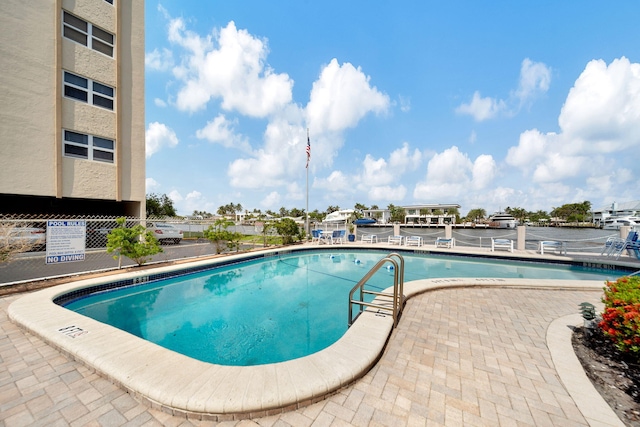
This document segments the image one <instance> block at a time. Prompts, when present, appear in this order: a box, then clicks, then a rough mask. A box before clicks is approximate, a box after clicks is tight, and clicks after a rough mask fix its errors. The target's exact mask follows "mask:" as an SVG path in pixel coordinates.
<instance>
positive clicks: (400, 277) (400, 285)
mask: <svg viewBox="0 0 640 427" xmlns="http://www.w3.org/2000/svg"><path fill="white" fill-rule="evenodd" d="M394 258H396V259H397V260H396V259H394ZM386 263H391V265H392V267H393V294H390V293H388V292H375V291H368V290H365V289H364V286H365V285H366V283H367V280H369V279H370V278H371V277H372V276H373V275H374V274H375V273H376V272H377V271H378V270H380V268H382V266H383V265H384V264H386ZM358 289H360V293H359V299H355V300H354V299H353V294H354V293H355V292H356V290H358ZM365 294H367V295H375V296H376V298H375V299H374V300H373V302H365V301H364V295H365ZM378 297H383V298H389V297H391V298H393V299H392V304H391V305H392V308H391V312H392V314H393V327H394V328H395V327H396V326H398V318H399V317H400V313H401V312H402V307H403V305H404V258H403V257H402V255H400V254H398V253H396V252H393V253H390V254H389V255H387V256H386V257H384V258H382V259H381V260H380V261H378V262H377V263H376V264H375V265H374V266H373V267H372V268H371V270H369V272H368V273H367V274H365V275H364V277H363V278H362V279H360V281H359V282H358V283H357V284H356V285H355V286H354V287H353V288H352V289H351V291H349V310H348V319H347V325H348V326H351V325H352V324H353V322H354V321H355V320H356V319H357V318H358V316H359V315H360V314H361V313H362V312H363V311H364V307H371V308H377V309H378V310H387V311H389V310H390V309H389V306H388V304H387V305H383V304H380V303H379V302H380V301H378V303H376V300H377V299H378ZM354 304H355V305H358V306H359V310H358V315H357V316H355V318H354V317H353V305H354Z"/></svg>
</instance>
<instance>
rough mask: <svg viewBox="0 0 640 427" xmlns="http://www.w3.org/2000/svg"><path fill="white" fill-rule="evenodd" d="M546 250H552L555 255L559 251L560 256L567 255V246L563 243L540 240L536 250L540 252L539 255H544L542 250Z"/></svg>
mask: <svg viewBox="0 0 640 427" xmlns="http://www.w3.org/2000/svg"><path fill="white" fill-rule="evenodd" d="M545 248H548V249H547V251H548V250H549V249H553V250H554V251H555V252H556V253H557V252H558V251H559V252H560V255H566V254H567V245H566V244H565V243H564V242H557V241H555V240H541V241H540V243H539V244H538V249H539V250H540V255H544V249H545Z"/></svg>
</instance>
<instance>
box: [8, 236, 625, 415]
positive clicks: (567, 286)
mask: <svg viewBox="0 0 640 427" xmlns="http://www.w3.org/2000/svg"><path fill="white" fill-rule="evenodd" d="M346 246H347V247H351V248H354V247H355V245H346ZM366 246H367V247H370V246H371V245H366ZM374 246H375V247H380V248H383V247H386V245H374ZM396 248H397V247H396ZM429 250H431V248H429ZM433 252H436V251H435V250H434V251H433ZM441 252H447V250H443V251H441ZM456 252H461V253H464V252H473V251H469V250H465V249H464V248H456ZM475 252H478V251H475ZM483 253H485V254H486V253H487V252H486V250H485V251H483ZM496 254H498V255H499V256H500V255H501V254H502V253H496ZM504 255H508V256H511V255H514V254H511V253H504ZM515 255H518V256H523V257H525V258H531V257H536V258H538V257H540V256H539V255H537V254H533V253H520V254H518V253H515ZM543 258H547V259H552V258H554V256H550V257H549V258H548V257H547V256H544V257H543ZM555 258H557V259H563V258H561V257H555ZM597 261H598V260H597V259H595V258H594V262H597ZM602 285H603V284H602V283H600V282H595V283H594V282H592V281H540V280H536V281H531V280H523V279H520V280H505V279H500V280H491V279H475V280H474V279H440V280H420V281H414V282H409V283H407V284H406V286H405V294H407V295H408V296H410V299H409V300H408V302H407V305H406V307H405V310H404V312H403V315H402V318H401V320H400V323H399V326H398V328H396V329H395V330H393V332H392V333H391V335H390V337H389V339H388V342H386V334H387V332H385V330H386V328H387V327H388V326H387V324H388V323H389V322H388V318H386V319H385V318H381V317H379V316H371V318H370V319H364V318H361V319H359V320H358V321H357V322H356V324H355V325H354V326H357V325H358V323H362V325H360V326H361V328H360V330H357V329H354V328H352V330H350V331H349V333H348V335H350V336H349V337H348V339H347V340H345V341H344V342H343V340H341V341H340V342H339V343H337V344H336V348H333V349H332V350H331V351H332V352H331V353H327V354H325V355H324V356H320V357H319V358H317V360H315V361H313V362H312V364H311V365H308V366H311V367H312V368H313V369H315V370H316V371H324V372H325V373H326V374H327V375H329V377H331V375H333V377H336V378H342V380H341V381H345V382H346V384H347V385H346V386H340V384H338V385H336V384H333V383H330V382H329V381H328V380H324V381H323V384H320V385H318V386H317V387H319V390H310V391H309V390H308V389H309V388H313V387H316V386H315V385H313V384H314V383H313V381H314V380H313V379H312V378H309V376H310V375H311V374H310V373H309V371H308V367H305V366H302V365H299V364H298V365H296V366H294V367H289V368H287V369H286V372H287V375H288V378H289V382H288V383H280V384H281V387H280V388H279V390H280V391H279V392H278V396H275V395H273V393H272V392H271V391H270V392H265V390H268V383H269V382H270V377H267V376H263V374H256V372H257V371H251V370H247V371H245V373H240V372H238V371H237V370H234V369H231V370H229V372H228V373H226V374H225V378H226V381H224V380H223V381H219V380H218V381H217V383H216V385H215V387H212V386H211V382H212V381H213V379H215V378H217V377H216V375H217V374H216V373H215V372H214V371H215V370H216V369H217V368H211V369H209V371H211V372H208V373H207V372H205V373H204V374H203V373H200V374H199V375H197V376H195V377H193V378H191V379H190V380H189V381H187V382H186V383H184V384H183V385H182V386H181V387H179V388H176V386H175V384H176V381H180V380H181V378H184V377H189V375H191V374H190V372H191V371H192V370H194V369H195V370H198V369H199V366H192V365H191V363H193V362H189V361H185V360H184V359H180V360H175V359H166V358H163V359H160V360H156V361H154V359H153V357H154V356H153V355H152V354H151V353H149V354H146V356H144V357H148V358H145V359H144V360H143V363H142V364H141V363H140V359H139V358H138V360H135V359H136V357H139V356H136V357H132V356H131V355H132V353H131V352H129V351H123V349H124V348H128V347H127V346H129V345H130V344H131V343H127V342H125V341H126V340H123V339H122V336H121V335H116V342H109V340H108V339H107V338H105V335H101V334H100V332H99V328H100V326H99V325H93V324H91V325H90V328H89V329H90V332H89V333H88V334H86V335H83V336H79V337H77V338H73V339H71V338H69V337H68V336H64V335H63V334H61V333H57V334H54V333H51V332H53V331H56V330H57V329H59V328H56V327H57V326H59V325H67V324H68V323H66V322H67V320H68V319H60V318H58V316H57V315H56V316H54V318H51V314H50V313H48V312H46V310H48V308H47V307H46V306H39V305H37V304H39V303H38V302H36V301H35V300H31V301H30V300H28V299H27V300H23V301H25V302H28V303H29V304H24V303H20V302H18V303H16V305H14V306H13V307H12V316H14V317H21V316H25V315H26V313H27V311H26V310H31V313H30V315H35V317H38V316H40V317H42V319H41V320H42V321H43V322H44V324H45V325H47V326H46V327H47V328H50V333H49V337H48V338H46V339H47V342H45V341H43V340H42V339H40V338H38V337H37V336H35V335H32V334H31V333H29V332H25V331H24V330H23V329H21V328H19V327H18V326H17V325H16V324H15V323H12V322H11V321H10V320H9V317H8V311H9V308H8V307H9V305H10V304H12V303H14V302H16V301H18V300H20V299H21V298H22V297H23V296H24V295H22V294H16V295H9V296H5V297H3V298H0V327H1V328H2V331H3V335H2V338H0V425H1V426H3V427H8V426H24V425H43V426H44V425H46V426H51V425H72V426H75V425H77V426H81V425H109V426H116V425H127V426H153V425H196V426H199V425H202V426H208V425H242V426H245V425H263V426H271V425H273V426H276V425H277V426H287V425H292V426H298V425H462V424H465V425H501V426H507V425H563V426H564V425H594V426H596V425H600V426H606V425H622V423H621V422H620V421H619V419H618V418H617V417H616V416H615V414H614V413H613V412H612V411H611V409H610V408H609V407H608V406H607V405H606V403H604V401H603V400H602V398H601V397H600V395H599V394H598V393H597V392H596V391H595V389H593V386H591V384H590V382H589V380H588V379H587V378H586V375H584V372H583V370H582V368H581V367H580V365H579V362H578V361H577V358H576V357H575V354H573V350H572V347H571V344H570V336H571V330H570V328H569V327H568V326H570V325H577V324H580V323H581V318H580V316H579V315H577V314H576V313H577V305H578V304H579V303H580V302H583V301H589V302H592V303H594V304H596V305H598V304H599V299H600V297H601V294H602ZM66 286H67V285H62V286H57V287H55V288H48V289H47V290H45V294H47V295H48V297H50V296H51V295H53V294H58V293H61V292H62V289H63V288H65V287H66ZM69 286H70V285H69ZM30 295H33V294H30ZM34 304H35V305H34ZM19 306H21V308H20V309H19V310H18V309H17V308H16V307H19ZM48 316H49V317H48ZM22 320H23V321H24V320H25V319H22ZM361 320H366V321H363V322H360V321H361ZM25 327H26V328H29V329H31V328H33V330H35V331H36V333H37V329H38V328H39V327H41V326H37V325H27V326H25ZM51 328H55V329H51ZM380 333H382V334H380ZM381 337H382V338H381ZM83 339H84V340H85V341H87V340H91V339H93V340H94V341H93V342H92V345H91V346H88V347H84V348H83V347H82V346H79V348H77V349H73V348H71V349H70V348H69V347H68V346H66V344H65V345H62V344H64V343H65V341H64V340H66V341H67V342H69V341H72V342H75V341H76V340H78V341H81V340H83ZM105 340H106V341H105ZM118 340H119V341H118ZM381 340H382V341H383V342H380V341H381ZM385 342H386V346H385V345H384V344H385ZM133 345H134V346H136V345H138V344H135V343H134V344H133ZM378 346H380V347H381V348H382V347H383V348H384V351H383V352H382V355H381V356H380V359H379V360H378V361H377V363H375V364H374V365H373V367H372V368H371V369H369V367H370V366H371V365H372V364H373V363H374V362H375V361H376V360H377V359H378V356H379V350H378V351H377V352H374V354H373V356H372V355H371V353H367V351H366V350H367V349H371V348H374V349H375V348H376V347H378ZM332 347H333V346H332ZM91 348H94V349H95V350H96V352H95V353H92V352H91V351H90V350H91ZM346 349H348V350H347V351H345V350H346ZM354 349H355V350H354ZM360 352H364V356H363V357H364V361H363V359H362V358H361V357H360V356H361V355H360ZM102 354H111V355H116V356H117V357H116V358H115V359H111V360H110V361H105V360H100V361H99V362H98V365H97V367H96V368H95V369H97V370H99V371H100V372H101V373H102V374H101V375H100V374H98V373H96V371H95V369H94V368H89V367H87V364H85V363H86V362H85V363H81V362H78V361H76V360H85V361H86V360H88V359H91V358H97V357H98V356H99V355H102ZM326 355H329V356H330V357H329V358H327V357H325V356H326ZM356 355H357V356H358V357H355V356H356ZM132 359H133V360H132ZM185 359H188V358H185ZM303 359H305V358H303ZM300 360H302V359H300ZM338 361H339V362H338ZM109 363H110V364H111V365H109V366H106V367H105V365H104V364H109ZM297 363H298V362H296V364H297ZM101 364H102V365H101ZM151 364H153V365H157V366H158V367H160V368H161V369H162V372H163V375H162V376H160V377H157V376H154V375H153V374H152V373H149V372H148V371H147V370H146V369H141V368H140V367H141V366H142V367H146V366H148V365H151ZM354 366H355V368H354ZM238 369H246V368H238ZM104 370H106V372H107V374H106V375H105V373H104ZM274 370H275V369H274ZM351 370H354V371H351ZM203 371H204V370H203ZM114 372H115V374H114ZM247 373H248V376H249V377H250V378H249V382H248V383H247V384H254V385H255V384H258V385H259V386H256V387H254V386H251V387H246V388H243V389H242V391H241V395H242V396H243V399H238V400H234V399H228V398H227V399H225V398H224V397H228V396H232V395H233V394H232V393H233V389H237V388H238V386H237V384H238V383H241V382H242V381H241V380H242V378H243V376H245V377H246V376H247ZM207 375H211V376H207ZM274 375H275V374H274ZM107 378H108V379H107ZM127 378H129V379H130V378H135V381H136V382H137V383H142V385H141V387H142V388H145V387H146V389H145V390H146V394H145V392H143V391H136V390H131V389H129V391H130V392H127V390H126V389H125V388H123V387H119V386H117V385H115V384H125V381H124V380H125V379H127ZM275 378H276V379H277V381H281V379H280V378H282V377H278V376H277V375H276V376H275ZM325 378H327V377H325ZM251 381H253V383H252V382H251ZM114 383H115V384H114ZM167 384H169V391H170V392H171V393H172V395H173V397H172V399H173V400H174V401H176V402H178V401H180V400H183V401H184V402H185V404H189V402H192V404H193V405H195V406H192V408H196V407H198V406H197V405H207V404H210V403H207V402H209V401H207V402H205V401H203V400H202V399H200V398H199V397H194V396H198V395H197V393H198V392H204V393H205V394H206V395H207V396H208V398H213V400H214V401H215V402H218V403H215V404H216V405H217V404H222V405H223V407H224V405H228V406H227V407H228V408H230V409H231V412H232V413H234V411H236V412H235V413H240V414H241V416H240V417H239V418H243V420H238V419H235V418H238V417H236V416H228V417H225V416H215V417H207V416H202V413H200V415H199V413H198V411H192V412H191V413H190V412H189V411H181V410H175V409H172V407H171V405H166V404H163V403H162V402H164V401H166V397H164V396H163V393H166V389H163V388H162V387H165V388H166V385H167ZM124 387H126V385H125V386H124ZM305 389H307V392H309V393H310V396H312V397H309V398H307V399H304V400H303V402H302V404H290V405H288V406H285V408H284V411H283V410H282V408H279V409H278V410H274V411H270V410H268V409H265V410H256V411H255V412H254V411H251V412H249V413H246V411H245V410H244V408H243V407H242V405H244V404H245V403H243V402H247V401H248V402H251V401H259V402H261V403H260V404H262V405H264V400H265V399H267V401H269V400H270V399H271V400H273V399H280V398H282V396H280V394H282V395H284V396H285V397H286V396H287V395H289V398H290V397H291V396H292V395H294V394H296V393H304V390H305ZM236 391H237V390H236ZM185 392H186V393H187V394H185ZM227 392H228V394H225V393H227ZM194 393H196V394H194ZM269 393H271V395H269ZM220 396H223V398H219V397H220ZM163 399H165V400H163ZM199 399H200V400H199ZM284 399H285V400H282V402H287V400H286V399H287V398H284ZM232 400H233V401H232ZM276 406H277V405H276ZM211 408H213V409H212V411H213V413H215V411H216V410H217V409H216V408H217V407H211ZM211 408H210V409H211ZM267 408H268V406H267ZM205 412H206V411H205ZM186 415H189V418H186Z"/></svg>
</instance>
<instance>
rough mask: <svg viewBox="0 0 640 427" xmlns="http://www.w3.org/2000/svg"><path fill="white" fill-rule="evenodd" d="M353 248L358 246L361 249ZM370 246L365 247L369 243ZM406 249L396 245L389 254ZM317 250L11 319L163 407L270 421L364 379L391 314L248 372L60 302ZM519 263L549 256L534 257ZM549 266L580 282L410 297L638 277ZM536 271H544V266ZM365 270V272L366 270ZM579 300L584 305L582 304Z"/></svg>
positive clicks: (61, 292)
mask: <svg viewBox="0 0 640 427" xmlns="http://www.w3.org/2000/svg"><path fill="white" fill-rule="evenodd" d="M345 247H348V248H350V249H351V248H353V247H357V246H356V245H348V246H347V245H345ZM362 247H363V248H365V247H367V245H365V246H362ZM369 247H370V246H369ZM399 249H400V248H397V247H392V248H391V247H390V248H388V250H386V251H385V252H384V253H385V254H386V253H389V252H390V251H398V250H399ZM333 250H334V247H327V248H325V251H326V252H324V253H318V255H320V256H322V255H323V254H324V257H325V258H326V259H330V258H329V257H330V255H331V252H332V251H333ZM456 251H457V252H458V251H459V250H458V249H456ZM317 252H318V251H317V247H308V246H307V247H305V246H302V247H298V248H294V249H288V248H285V249H282V248H280V249H271V250H265V251H260V252H256V253H249V254H239V255H231V256H226V257H223V258H218V259H214V260H207V259H205V260H197V261H189V262H188V263H184V264H182V265H171V266H161V267H152V266H149V267H145V268H140V269H134V271H129V272H120V273H118V274H116V275H110V276H103V277H93V278H86V279H82V280H76V281H74V282H72V283H66V284H62V285H58V286H53V287H49V288H45V289H42V290H39V291H37V292H32V293H28V294H26V295H23V296H22V297H20V298H19V299H17V300H16V301H14V302H13V303H12V304H11V305H10V306H9V309H8V315H9V318H10V319H11V320H12V321H13V322H14V323H16V324H18V325H20V326H21V327H22V328H24V329H26V330H28V331H29V332H30V333H32V334H34V335H35V336H37V337H39V338H41V339H42V340H44V341H45V342H46V343H48V344H49V345H51V346H53V347H54V348H56V349H58V350H60V351H61V352H62V353H63V354H65V355H67V356H68V357H71V358H73V359H75V360H78V361H80V362H82V363H83V364H85V365H86V366H88V367H89V369H91V370H94V371H96V372H98V373H99V374H100V375H101V376H103V377H105V378H107V379H109V380H110V381H112V382H113V383H115V384H116V385H118V386H120V387H122V388H123V389H125V390H127V391H129V392H130V393H131V394H132V395H135V396H136V397H137V398H139V399H142V400H145V401H147V402H148V403H150V404H151V405H153V406H154V407H156V408H159V409H162V410H163V411H167V412H169V413H173V414H181V415H183V416H187V417H190V418H191V417H192V418H196V419H206V420H214V421H227V420H231V419H243V418H254V417H260V416H266V415H270V414H275V413H279V412H283V411H286V410H288V409H291V408H294V407H301V406H306V405H309V404H311V403H314V402H317V401H320V400H322V399H324V398H325V397H327V396H328V395H331V394H333V393H336V392H337V391H339V390H341V389H342V388H344V387H345V386H347V385H349V384H351V383H353V382H355V381H357V380H358V379H359V378H361V377H362V376H364V375H365V374H366V373H367V372H369V370H370V369H371V367H372V366H374V365H375V364H376V362H377V361H378V359H379V358H380V357H381V355H382V352H383V350H384V348H385V345H386V343H387V340H388V339H389V337H390V335H391V332H392V330H393V319H392V318H391V316H385V315H380V314H379V313H374V312H368V311H366V312H364V313H363V314H362V315H361V316H360V317H359V318H358V320H357V321H356V322H355V323H354V324H353V325H352V326H351V327H350V328H349V329H348V330H347V331H346V332H345V333H344V335H343V336H342V337H341V338H340V339H339V340H338V341H336V342H335V343H333V344H331V345H330V346H328V347H327V348H325V349H323V350H321V351H317V352H315V353H313V354H310V355H309V356H304V357H299V358H296V359H293V360H288V361H285V362H280V363H271V364H263V365H254V366H246V367H244V366H224V365H219V364H213V363H207V362H202V361H199V360H196V359H194V358H192V357H187V356H184V355H182V354H179V353H176V352H174V351H171V350H167V349H165V348H163V347H161V346H159V345H157V344H154V343H151V342H149V341H147V340H144V339H140V338H139V337H137V336H134V335H132V334H130V333H127V332H124V331H122V330H120V329H118V328H114V327H112V326H109V325H107V324H105V323H102V322H99V321H96V320H94V319H91V318H89V317H86V316H82V315H80V314H78V313H76V312H74V311H71V310H68V309H66V308H64V307H62V306H61V305H60V304H59V303H64V302H71V301H72V300H75V299H77V298H80V297H83V296H86V295H88V294H91V293H95V292H96V291H105V290H109V289H114V288H119V287H128V286H134V285H136V284H140V283H141V282H142V283H144V282H153V281H155V280H157V279H161V278H168V277H176V276H179V275H182V274H184V273H192V272H199V271H204V270H208V269H211V268H212V267H214V266H215V265H224V264H226V265H229V264H232V263H244V262H246V261H248V260H257V259H260V258H265V259H270V258H278V257H287V256H289V255H295V254H296V253H298V254H304V253H308V254H312V253H317ZM414 252H416V253H422V252H427V251H423V250H415V251H413V250H412V251H409V252H401V253H402V254H403V255H408V254H411V253H414ZM433 252H438V251H433ZM440 252H441V253H442V252H444V250H443V251H440ZM447 252H450V251H447ZM461 255H463V254H461ZM468 255H469V256H470V257H471V258H470V259H469V260H470V261H471V262H480V263H484V262H488V263H491V262H493V261H492V260H491V258H473V257H475V256H477V254H476V253H473V252H470V253H469V254H468ZM505 257H509V258H512V256H511V255H507V254H505V255H504V256H502V258H505ZM521 258H523V259H529V258H538V259H540V258H542V257H540V256H536V255H535V254H533V255H532V254H528V253H527V254H523V256H522V257H521ZM334 259H335V258H334ZM438 261H439V263H440V265H441V267H438V268H442V269H443V270H447V269H452V268H453V264H451V261H453V260H452V259H451V258H450V257H445V256H441V257H439V258H438ZM545 261H548V262H550V263H554V262H555V263H558V262H560V263H562V266H563V268H565V267H568V270H570V271H569V272H567V273H566V274H568V275H569V276H567V277H573V278H565V279H561V280H550V279H541V278H534V279H526V278H521V277H520V273H519V272H518V267H515V270H514V271H513V274H515V278H509V279H504V278H492V277H485V278H483V277H478V276H475V275H473V272H474V270H477V269H475V268H474V267H473V266H470V267H469V268H468V269H467V270H466V273H465V274H469V275H471V277H467V278H465V277H453V278H451V277H450V276H451V275H452V274H451V273H450V274H448V276H447V277H444V278H443V277H440V278H435V279H428V278H421V279H418V280H413V279H414V277H411V278H410V277H407V281H406V282H405V286H404V294H405V295H406V298H407V300H408V302H407V304H411V298H412V297H413V296H415V295H418V294H421V293H424V292H429V291H435V290H439V289H443V290H445V291H446V289H448V288H449V287H458V288H460V287H462V288H464V287H474V286H481V287H489V288H490V287H499V288H516V289H518V288H525V289H547V290H550V291H561V290H563V289H567V290H590V291H594V292H597V293H601V292H602V287H603V280H604V279H603V276H602V275H604V276H611V277H616V276H617V275H618V273H622V274H624V273H626V274H629V273H630V272H632V271H634V270H632V269H631V268H630V267H628V266H627V267H625V266H624V263H617V262H614V261H609V260H607V261H606V262H602V261H600V260H574V261H572V260H571V259H570V258H566V257H565V258H562V259H559V258H558V257H553V256H548V257H545ZM332 262H333V261H332ZM570 263H573V264H580V265H583V266H584V267H585V268H584V271H582V272H578V271H577V270H575V265H574V266H569V265H568V264H570ZM354 264H355V263H354ZM496 264H498V267H497V268H499V269H500V268H503V267H501V266H500V264H501V263H500V262H497V263H496ZM335 265H340V266H342V267H345V268H346V267H347V266H349V263H348V262H346V261H343V260H340V262H339V263H338V262H336V264H335ZM533 266H534V267H540V268H542V269H545V268H546V266H544V265H540V264H533ZM438 268H436V267H432V270H433V271H436V270H437V269H438ZM618 268H620V269H618ZM625 269H626V270H625ZM636 269H637V268H636ZM360 272H362V275H364V273H365V268H362V269H361V270H360ZM590 272H592V273H596V275H594V276H592V277H593V278H592V279H586V278H578V276H576V274H582V273H588V274H590ZM461 274H462V272H461ZM423 277H424V276H423ZM56 302H57V303H56ZM578 303H579V301H577V302H576V304H578ZM345 305H346V303H345ZM345 309H346V307H345ZM345 321H346V316H345Z"/></svg>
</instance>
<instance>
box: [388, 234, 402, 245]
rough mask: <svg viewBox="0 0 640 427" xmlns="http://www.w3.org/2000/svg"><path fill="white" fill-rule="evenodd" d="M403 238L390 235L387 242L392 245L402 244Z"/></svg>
mask: <svg viewBox="0 0 640 427" xmlns="http://www.w3.org/2000/svg"><path fill="white" fill-rule="evenodd" d="M402 240H403V237H402V236H389V239H388V240H387V243H389V244H390V245H402Z"/></svg>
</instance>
